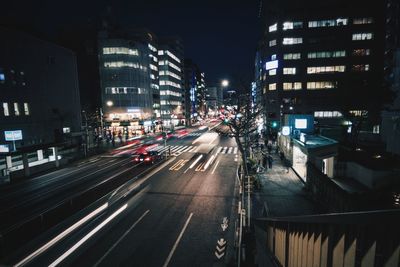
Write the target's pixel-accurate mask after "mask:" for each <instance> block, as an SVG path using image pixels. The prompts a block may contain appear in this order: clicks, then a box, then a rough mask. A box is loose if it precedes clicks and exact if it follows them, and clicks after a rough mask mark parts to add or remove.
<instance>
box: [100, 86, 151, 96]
mask: <svg viewBox="0 0 400 267" xmlns="http://www.w3.org/2000/svg"><path fill="white" fill-rule="evenodd" d="M106 94H112V95H121V94H123V95H126V94H139V95H143V94H147V90H146V89H145V88H135V87H106Z"/></svg>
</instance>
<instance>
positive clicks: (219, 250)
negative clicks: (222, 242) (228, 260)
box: [216, 246, 225, 253]
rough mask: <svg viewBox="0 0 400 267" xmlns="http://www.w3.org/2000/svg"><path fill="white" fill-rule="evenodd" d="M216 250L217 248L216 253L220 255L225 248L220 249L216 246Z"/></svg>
mask: <svg viewBox="0 0 400 267" xmlns="http://www.w3.org/2000/svg"><path fill="white" fill-rule="evenodd" d="M216 248H217V250H218V253H221V252H222V251H224V250H225V247H222V248H220V247H219V246H217V247H216Z"/></svg>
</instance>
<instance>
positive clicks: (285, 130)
mask: <svg viewBox="0 0 400 267" xmlns="http://www.w3.org/2000/svg"><path fill="white" fill-rule="evenodd" d="M289 134H290V127H289V126H283V127H282V135H289Z"/></svg>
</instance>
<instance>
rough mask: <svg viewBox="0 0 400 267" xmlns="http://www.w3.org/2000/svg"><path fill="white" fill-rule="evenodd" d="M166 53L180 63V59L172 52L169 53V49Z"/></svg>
mask: <svg viewBox="0 0 400 267" xmlns="http://www.w3.org/2000/svg"><path fill="white" fill-rule="evenodd" d="M167 55H168V56H169V57H171V58H172V59H174V60H175V61H176V62H178V63H181V60H180V59H179V58H178V57H177V56H175V55H174V54H173V53H171V52H170V51H168V50H167Z"/></svg>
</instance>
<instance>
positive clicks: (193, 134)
mask: <svg viewBox="0 0 400 267" xmlns="http://www.w3.org/2000/svg"><path fill="white" fill-rule="evenodd" d="M202 134H203V133H190V134H188V135H187V136H200V135H202Z"/></svg>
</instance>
